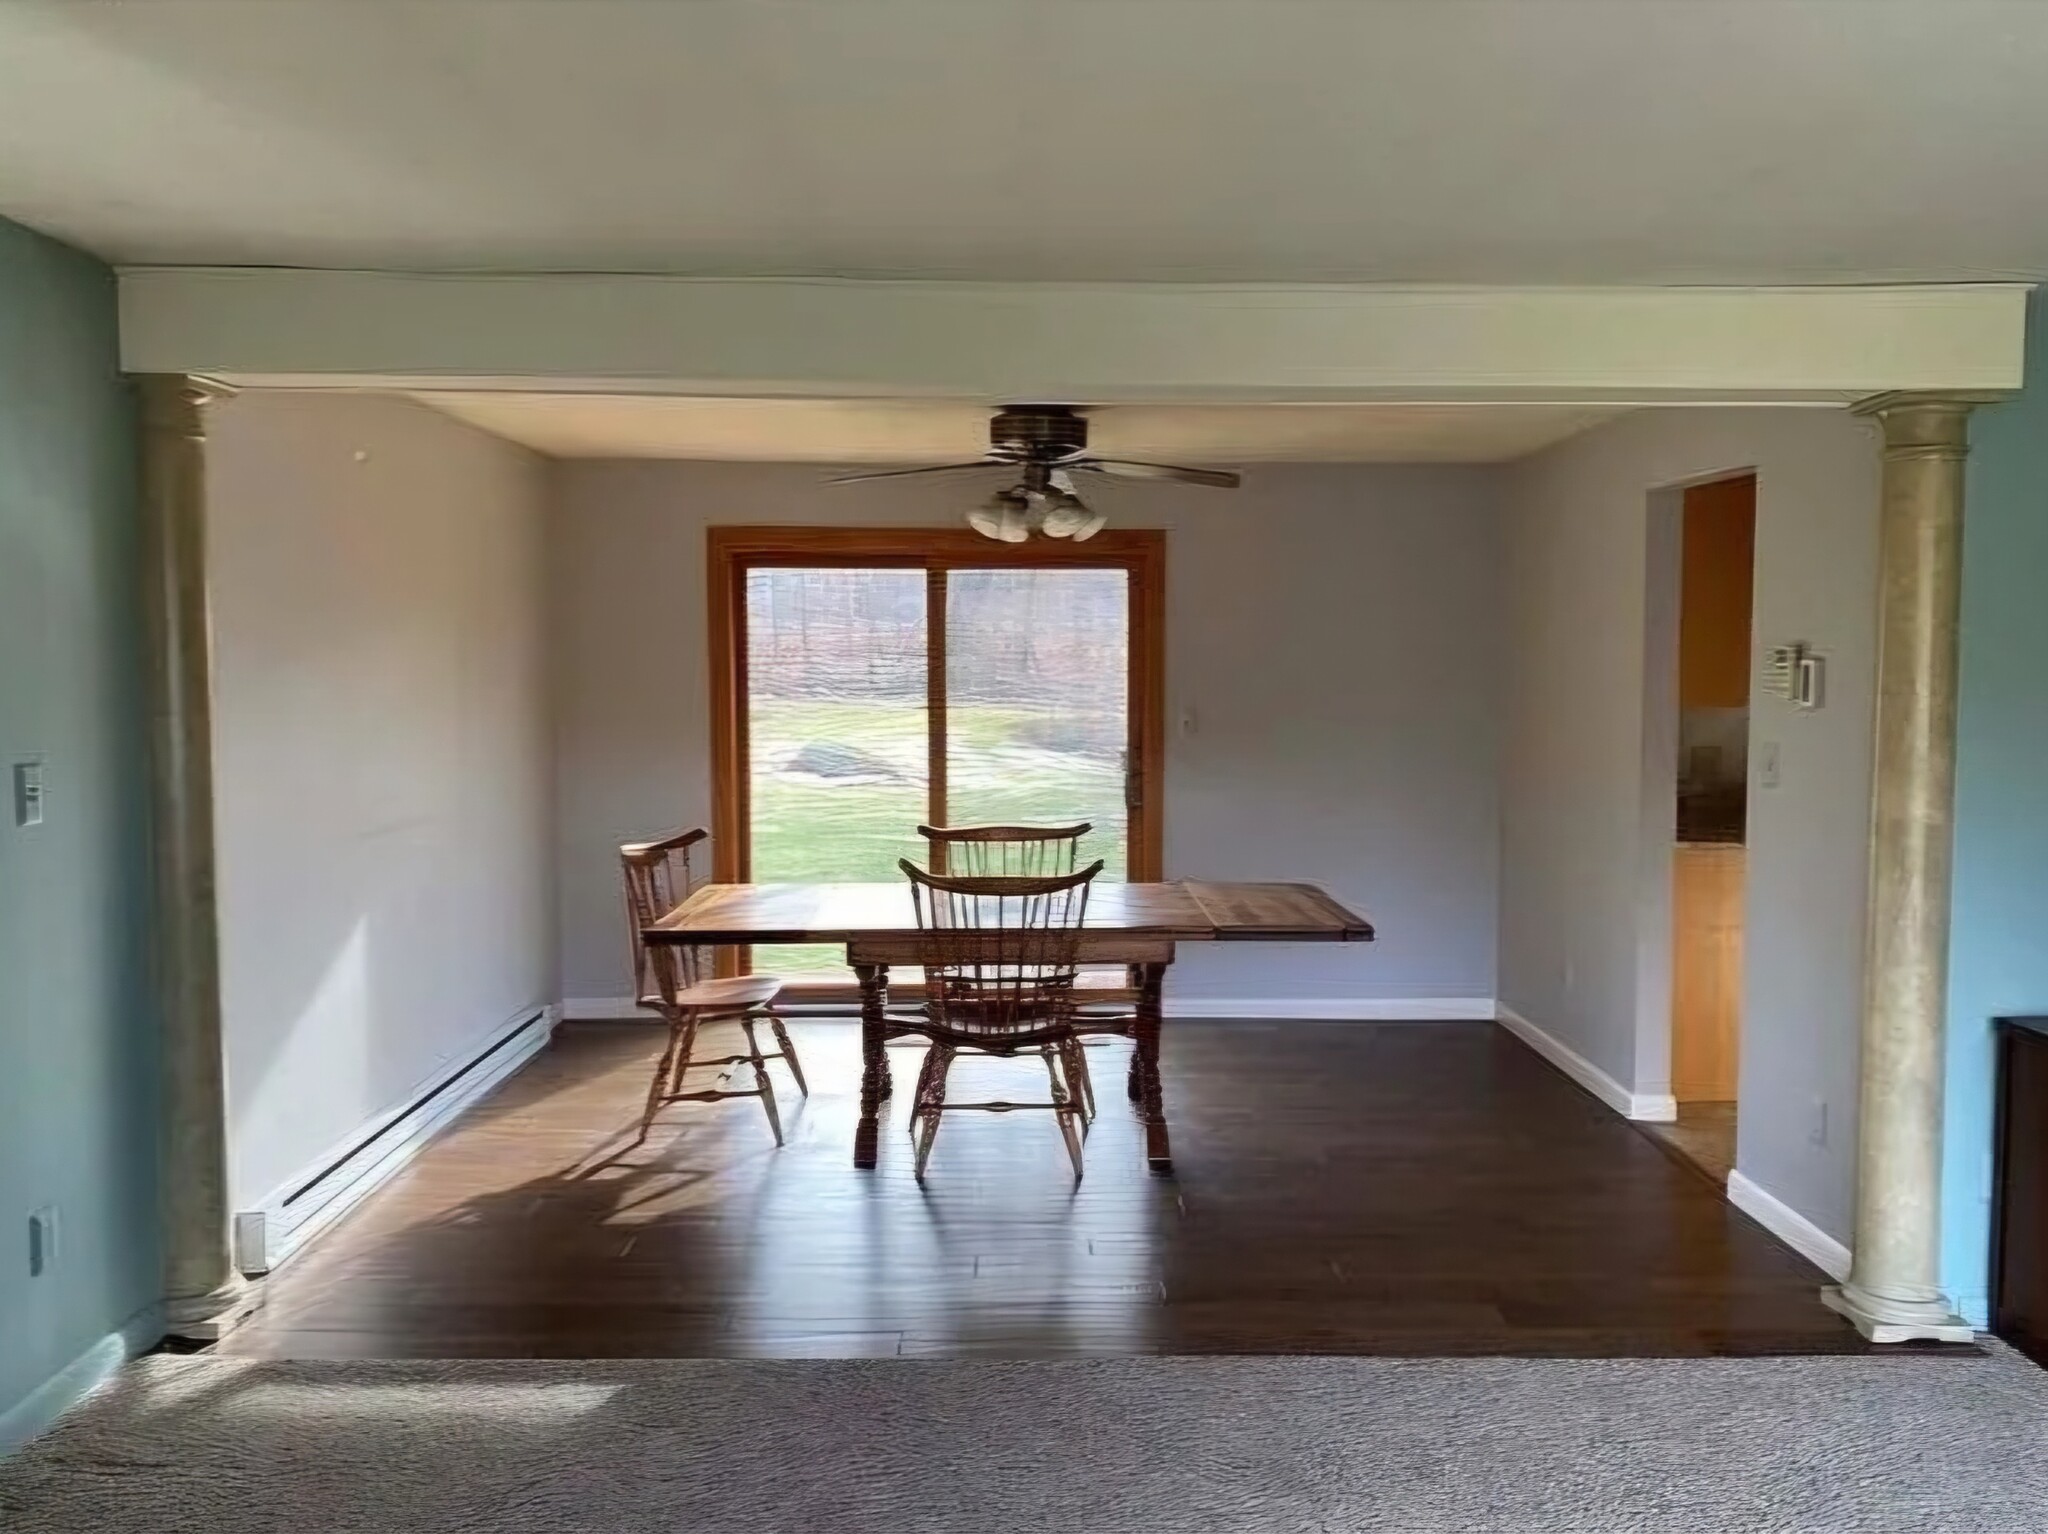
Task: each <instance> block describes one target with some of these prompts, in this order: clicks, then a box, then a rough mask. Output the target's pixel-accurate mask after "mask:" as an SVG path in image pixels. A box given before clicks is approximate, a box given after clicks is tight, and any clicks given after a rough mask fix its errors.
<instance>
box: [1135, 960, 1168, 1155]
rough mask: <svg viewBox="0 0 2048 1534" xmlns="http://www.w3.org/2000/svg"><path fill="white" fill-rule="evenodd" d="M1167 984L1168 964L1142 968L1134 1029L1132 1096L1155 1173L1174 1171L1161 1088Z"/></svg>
mask: <svg viewBox="0 0 2048 1534" xmlns="http://www.w3.org/2000/svg"><path fill="white" fill-rule="evenodd" d="M1165 983H1166V966H1165V965H1164V964H1144V965H1140V966H1139V967H1138V1009H1137V1011H1138V1015H1137V1021H1136V1024H1135V1025H1134V1027H1133V1028H1132V1031H1131V1032H1132V1038H1133V1040H1134V1041H1135V1043H1136V1045H1137V1047H1136V1048H1135V1049H1133V1050H1132V1051H1131V1085H1132V1087H1133V1089H1134V1090H1133V1091H1132V1094H1131V1095H1132V1097H1133V1098H1135V1099H1136V1101H1137V1104H1138V1118H1139V1120H1140V1121H1141V1122H1142V1123H1143V1124H1144V1126H1145V1164H1146V1165H1147V1166H1149V1167H1150V1168H1151V1169H1152V1170H1153V1171H1155V1172H1171V1171H1172V1170H1173V1152H1172V1150H1171V1148H1170V1147H1169V1146H1168V1145H1167V1141H1166V1104H1165V1101H1164V1099H1163V1097H1162V1096H1161V1093H1160V1089H1159V1021H1160V1009H1159V996H1160V991H1161V989H1162V988H1163V987H1164V986H1165Z"/></svg>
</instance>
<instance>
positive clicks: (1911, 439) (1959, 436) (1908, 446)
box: [1849, 389, 2012, 458]
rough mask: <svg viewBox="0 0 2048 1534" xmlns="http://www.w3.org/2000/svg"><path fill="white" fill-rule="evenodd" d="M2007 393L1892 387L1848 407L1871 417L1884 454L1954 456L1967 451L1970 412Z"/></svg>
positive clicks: (1857, 413) (1993, 402)
mask: <svg viewBox="0 0 2048 1534" xmlns="http://www.w3.org/2000/svg"><path fill="white" fill-rule="evenodd" d="M2011 397H2012V396H2011V395H2009V394H1996V393H1988V392H1986V393H1958V394H1944V393H1938V392H1924V393H1923V392H1921V391H1919V390H1909V389H1893V390H1889V391H1887V392H1886V393H1883V394H1872V395H1869V396H1867V397H1866V398H1863V399H1860V400H1857V401H1856V402H1855V403H1854V404H1852V405H1851V406H1850V407H1849V409H1850V411H1851V412H1852V413H1854V414H1856V415H1867V416H1870V417H1871V418H1872V419H1874V420H1875V421H1876V422H1877V424H1878V427H1879V429H1881V430H1882V431H1883V433H1884V451H1885V456H1886V457H1888V458H1890V457H1896V456H1900V455H1906V456H1911V457H1937V458H1946V457H1956V458H1960V457H1962V456H1963V455H1964V454H1965V453H1967V452H1968V451H1969V450H1970V431H1969V423H1970V412H1971V411H1972V410H1975V409H1976V408H1977V407H1978V406H1979V405H1995V404H1997V403H1998V402H1999V401H2000V400H2005V399H2010V398H2011Z"/></svg>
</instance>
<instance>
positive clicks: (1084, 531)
mask: <svg viewBox="0 0 2048 1534" xmlns="http://www.w3.org/2000/svg"><path fill="white" fill-rule="evenodd" d="M1108 521H1109V513H1108V512H1106V511H1098V510H1096V509H1095V508H1094V507H1093V506H1083V507H1081V521H1080V523H1079V524H1078V525H1077V526H1076V527H1075V528H1074V530H1073V531H1072V532H1070V533H1068V534H1067V536H1068V537H1069V538H1071V539H1073V540H1074V542H1076V543H1086V542H1087V541H1088V540H1089V539H1090V538H1093V537H1094V536H1095V535H1096V534H1097V533H1099V532H1101V531H1102V529H1103V525H1104V524H1105V523H1107V522H1108Z"/></svg>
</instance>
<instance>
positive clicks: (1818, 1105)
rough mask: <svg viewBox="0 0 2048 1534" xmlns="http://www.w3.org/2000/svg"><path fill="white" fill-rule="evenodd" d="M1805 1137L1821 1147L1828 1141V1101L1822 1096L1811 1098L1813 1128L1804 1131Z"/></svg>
mask: <svg viewBox="0 0 2048 1534" xmlns="http://www.w3.org/2000/svg"><path fill="white" fill-rule="evenodd" d="M1806 1138H1807V1139H1808V1140H1810V1141H1812V1142H1813V1143H1814V1144H1815V1145H1819V1146H1823V1147H1824V1146H1826V1144H1827V1143H1828V1102H1827V1099H1826V1098H1824V1097H1816V1098H1815V1099H1814V1100H1813V1128H1811V1129H1809V1130H1808V1131H1807V1132H1806Z"/></svg>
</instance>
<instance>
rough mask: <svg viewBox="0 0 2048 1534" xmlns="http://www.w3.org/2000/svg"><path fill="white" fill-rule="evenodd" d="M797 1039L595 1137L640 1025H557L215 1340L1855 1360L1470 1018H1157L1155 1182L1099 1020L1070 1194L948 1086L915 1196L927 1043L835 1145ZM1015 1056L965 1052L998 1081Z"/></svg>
mask: <svg viewBox="0 0 2048 1534" xmlns="http://www.w3.org/2000/svg"><path fill="white" fill-rule="evenodd" d="M792 1031H793V1033H794V1034H795V1037H796V1043H797V1048H798V1050H799V1052H800V1053H801V1055H802V1058H803V1062H804V1068H805V1072H806V1074H807V1075H808V1076H809V1077H810V1080H811V1083H812V1096H811V1098H810V1099H809V1100H808V1102H806V1101H804V1100H802V1099H800V1098H798V1097H797V1095H796V1092H795V1089H794V1087H793V1086H791V1085H789V1083H788V1078H787V1076H786V1075H785V1074H781V1073H780V1068H779V1067H777V1068H776V1069H777V1071H778V1074H777V1077H776V1088H777V1092H778V1094H779V1096H780V1097H781V1099H782V1108H783V1124H784V1126H785V1131H786V1133H787V1134H788V1137H789V1143H788V1145H787V1146H785V1147H784V1148H783V1149H781V1150H777V1149H776V1148H775V1145H774V1142H773V1141H772V1139H771V1138H770V1136H769V1133H768V1127H767V1125H766V1123H765V1122H764V1121H763V1116H762V1114H761V1112H760V1111H759V1109H758V1107H757V1106H756V1105H755V1104H753V1103H751V1102H728V1103H719V1104H685V1105H679V1106H677V1107H673V1108H670V1109H668V1110H666V1111H665V1112H664V1114H663V1116H662V1118H661V1119H660V1120H659V1121H658V1122H657V1124H656V1126H655V1132H654V1135H653V1137H652V1138H651V1139H650V1140H649V1141H648V1143H647V1144H646V1145H645V1146H643V1147H641V1148H640V1149H638V1150H630V1149H628V1150H626V1151H624V1152H621V1151H620V1149H619V1148H620V1147H621V1146H622V1145H624V1144H626V1143H627V1142H628V1141H629V1140H630V1136H631V1130H632V1126H633V1125H634V1123H635V1121H636V1115H637V1111H638V1107H639V1103H640V1101H641V1096H642V1093H643V1092H644V1090H645V1087H646V1077H647V1071H648V1069H649V1068H650V1064H651V1061H652V1058H653V1055H654V1052H655V1051H656V1050H657V1049H658V1048H659V1046H660V1035H659V1030H658V1029H657V1028H655V1027H652V1026H649V1025H645V1024H616V1025H614V1024H570V1025H567V1026H565V1027H564V1028H563V1029H562V1030H561V1032H560V1034H559V1035H558V1037H557V1039H556V1041H555V1043H554V1044H553V1045H552V1046H551V1047H550V1048H549V1049H548V1050H547V1051H545V1052H544V1053H543V1054H542V1055H540V1056H539V1057H538V1058H536V1060H535V1061H534V1062H533V1064H532V1065H530V1066H529V1067H528V1068H527V1069H526V1070H525V1071H524V1072H522V1073H521V1074H520V1075H518V1076H517V1077H515V1078H513V1079H512V1080H511V1081H510V1082H508V1083H507V1084H506V1085H505V1086H504V1087H503V1088H502V1089H501V1090H500V1091H499V1092H498V1094H497V1095H496V1096H495V1097H493V1098H492V1099H490V1100H489V1101H488V1102H486V1103H484V1104H482V1105H481V1106H480V1107H478V1108H477V1109H475V1110H473V1111H472V1112H471V1113H470V1114H469V1115H468V1117H467V1118H466V1119H465V1120H464V1121H463V1122H462V1123H460V1124H459V1125H458V1126H457V1127H456V1128H455V1129H454V1130H453V1131H452V1132H450V1133H449V1134H447V1135H446V1136H445V1137H444V1138H442V1139H441V1140H440V1141H438V1142H437V1143H436V1144H434V1145H433V1146H432V1147H430V1148H429V1150H428V1151H427V1152H426V1153H425V1154H424V1155H423V1156H422V1157H421V1158H420V1159H419V1160H418V1161H417V1162H415V1163H414V1164H413V1166H412V1167H410V1168H409V1169H408V1170H407V1171H406V1172H404V1173H402V1174H401V1175H400V1176H399V1177H398V1178H397V1179H395V1180H394V1181H393V1182H392V1183H391V1184H390V1185H389V1186H388V1187H386V1188H385V1189H383V1190H382V1191H381V1192H379V1193H378V1194H377V1195H376V1196H375V1197H374V1198H372V1199H371V1200H370V1201H369V1202H368V1203H367V1204H366V1205H365V1206H364V1207H363V1208H362V1209H361V1210H359V1211H358V1212H357V1213H356V1214H355V1215H353V1216H352V1217H351V1218H350V1219H349V1220H347V1221H346V1222H344V1223H343V1224H342V1225H340V1226H338V1227H337V1228H336V1229H335V1230H333V1231H332V1232H330V1233H329V1234H328V1235H327V1236H326V1237H325V1238H324V1239H322V1240H321V1241H320V1242H319V1243H318V1245H317V1246H316V1247H315V1248H314V1249H312V1250H311V1251H309V1252H307V1253H306V1254H305V1255H303V1256H302V1257H300V1258H299V1259H298V1260H297V1261H296V1262H294V1263H293V1264H291V1265H290V1266H288V1267H287V1268H285V1269H284V1270H283V1271H281V1272H279V1273H278V1274H276V1275H274V1276H273V1277H271V1278H270V1279H269V1280H268V1287H269V1298H268V1305H267V1308H266V1310H265V1311H264V1313H263V1314H262V1315H261V1316H260V1317H259V1318H258V1319H256V1320H255V1321H254V1322H252V1323H250V1324H249V1325H247V1326H245V1327H244V1328H243V1329H242V1330H240V1331H238V1332H236V1333H235V1334H233V1335H232V1336H231V1337H230V1338H229V1339H228V1340H227V1341H226V1342H225V1343H223V1344H222V1345H221V1347H220V1351H221V1352H223V1353H234V1354H248V1355H269V1356H297V1357H419V1356H446V1357H455V1356H467V1357H521V1358H531V1357H629V1356H640V1357H675V1356H688V1355H749V1356H758V1355H778V1356H820V1355H832V1356H850V1355H874V1354H891V1355H893V1354H903V1355H933V1354H1010V1355H1046V1354H1073V1353H1217V1352H1251V1353H1298V1352H1326V1353H1388V1354H1477V1353H1496V1354H1551V1355H1677V1354H1698V1353H1774V1352H1784V1353H1820V1352H1854V1351H1863V1350H1864V1347H1863V1344H1862V1342H1861V1340H1860V1339H1859V1338H1858V1337H1857V1336H1856V1335H1855V1333H1854V1332H1852V1331H1851V1330H1850V1329H1849V1327H1848V1326H1847V1325H1846V1324H1845V1323H1843V1322H1842V1321H1841V1320H1840V1319H1838V1318H1837V1317H1836V1316H1834V1315H1833V1314H1832V1313H1830V1312H1828V1311H1826V1310H1824V1309H1823V1308H1822V1307H1821V1305H1820V1303H1819V1299H1818V1294H1817V1291H1818V1290H1819V1288H1820V1286H1821V1284H1822V1283H1823V1282H1824V1280H1823V1277H1822V1275H1821V1274H1820V1273H1819V1272H1818V1271H1817V1270H1816V1269H1814V1268H1813V1267H1811V1266H1809V1265H1808V1264H1807V1263H1806V1262H1805V1261H1804V1260H1803V1259H1801V1258H1799V1257H1798V1256H1796V1255H1794V1254H1793V1253H1792V1252H1791V1251H1789V1250H1788V1249H1786V1248H1785V1247H1783V1246H1780V1245H1779V1244H1778V1243H1777V1242H1776V1241H1775V1240H1773V1239H1772V1238H1771V1237H1770V1236H1768V1235H1766V1234H1765V1233H1764V1232H1763V1230H1762V1229H1761V1228H1759V1227H1758V1226H1756V1225H1754V1224H1752V1223H1751V1222H1750V1221H1749V1220H1748V1219H1747V1218H1745V1217H1744V1216H1743V1215H1741V1214H1739V1213H1737V1212H1736V1211H1735V1210H1734V1209H1733V1208H1731V1207H1730V1206H1729V1205H1728V1204H1727V1203H1725V1202H1724V1201H1723V1200H1722V1199H1721V1198H1720V1197H1719V1196H1718V1193H1717V1191H1716V1190H1715V1189H1714V1188H1713V1187H1712V1186H1711V1185H1710V1184H1709V1183H1708V1182H1707V1181H1705V1180H1704V1179H1702V1178H1701V1177H1699V1176H1698V1175H1696V1174H1695V1173H1693V1172H1691V1171H1690V1170H1688V1169H1687V1168H1685V1167H1683V1166H1680V1165H1678V1164H1676V1163H1675V1162H1674V1161H1673V1160H1672V1159H1671V1158H1670V1157H1669V1156H1667V1155H1666V1154H1664V1153H1663V1152H1662V1151H1660V1150H1659V1149H1658V1147H1657V1146H1656V1145H1654V1144H1652V1143H1651V1142H1650V1141H1649V1140H1648V1139H1646V1138H1645V1137H1643V1136H1642V1135H1640V1134H1638V1133H1636V1132H1635V1130H1634V1129H1633V1128H1631V1127H1630V1126H1629V1125H1628V1124H1627V1123H1625V1122H1623V1121H1622V1120H1620V1119H1617V1118H1615V1117H1614V1116H1613V1115H1612V1114H1611V1113H1610V1112H1609V1111H1608V1110H1607V1109H1606V1108H1604V1107H1602V1106H1601V1105H1599V1104H1598V1103H1596V1102H1594V1101H1593V1100H1592V1099H1591V1098H1589V1097H1587V1096H1586V1095H1585V1094H1584V1093H1582V1092H1580V1091H1579V1090H1578V1089H1577V1088H1576V1087H1575V1086H1573V1085H1572V1084H1571V1083H1570V1082H1568V1081H1567V1080H1566V1079H1565V1078H1564V1077H1562V1076H1561V1075H1559V1074H1558V1073H1557V1072H1555V1071H1553V1070H1552V1069H1551V1068H1550V1067H1549V1066H1547V1065H1546V1064H1544V1063H1543V1062H1542V1061H1541V1060H1539V1059H1538V1058H1537V1057H1536V1056H1535V1055H1534V1054H1532V1053H1531V1052H1530V1051H1528V1050H1527V1049H1526V1048H1524V1047H1523V1046H1522V1045H1520V1044H1519V1043H1517V1042H1516V1041H1515V1040H1513V1039H1512V1038H1510V1037H1509V1036H1508V1035H1507V1034H1506V1033H1504V1032H1502V1031H1501V1030H1499V1029H1497V1028H1495V1027H1494V1026H1492V1025H1491V1024H1485V1023H1423V1024H1411V1023H1197V1022H1175V1023H1170V1024H1169V1025H1168V1027H1167V1036H1166V1045H1165V1049H1164V1067H1165V1078H1166V1094H1167V1107H1168V1112H1169V1114H1170V1115H1171V1117H1172V1121H1173V1133H1174V1150H1175V1164H1176V1174H1175V1175H1174V1176H1173V1177H1171V1178H1161V1177H1154V1176H1151V1175H1149V1174H1148V1173H1147V1172H1146V1170H1145V1163H1144V1156H1143V1146H1142V1142H1141V1137H1140V1134H1139V1129H1138V1125H1137V1123H1136V1121H1135V1117H1134V1115H1133V1113H1132V1110H1131V1105H1130V1104H1129V1103H1128V1102H1127V1101H1126V1100H1125V1098H1124V1094H1123V1091H1122V1090H1121V1087H1122V1082H1123V1075H1124V1061H1125V1056H1126V1052H1127V1050H1128V1046H1127V1045H1125V1044H1123V1043H1121V1042H1120V1041H1119V1042H1115V1043H1111V1044H1106V1045H1104V1046H1103V1047H1102V1048H1101V1049H1100V1050H1099V1051H1096V1052H1091V1059H1092V1060H1093V1061H1094V1065H1095V1069H1094V1076H1095V1080H1096V1082H1097V1085H1098V1088H1099V1095H1100V1098H1101V1103H1102V1114H1101V1117H1100V1119H1099V1120H1098V1121H1097V1123H1096V1125H1095V1128H1094V1131H1093V1133H1092V1134H1091V1135H1090V1137H1089V1140H1088V1144H1087V1176H1086V1178H1085V1180H1084V1181H1082V1182H1081V1183H1080V1184H1079V1185H1078V1186H1076V1185H1075V1183H1074V1182H1073V1180H1072V1177H1071V1175H1070V1174H1069V1171H1068V1169H1067V1162H1066V1153H1065V1151H1064V1149H1063V1147H1062V1145H1061V1143H1060V1137H1059V1135H1058V1133H1057V1132H1056V1130H1055V1128H1054V1126H1053V1124H1052V1122H1051V1118H1050V1115H1046V1114H1036V1113H1033V1114H1008V1115H984V1114H962V1115H958V1116H957V1117H955V1118H953V1119H949V1120H948V1122H947V1123H946V1125H945V1127H944V1129H943V1131H942V1132H941V1134H940V1136H939V1140H938V1144H937V1148H936V1149H935V1151H934V1152H933V1157H932V1167H931V1172H930V1176H929V1180H928V1182H927V1183H926V1185H925V1186H924V1187H923V1188H922V1189H920V1188H919V1186H918V1185H917V1183H916V1182H915V1181H913V1179H912V1177H911V1146H910V1142H909V1139H908V1137H907V1135H906V1133H905V1125H906V1123H907V1118H906V1115H907V1113H908V1104H909V1099H910V1096H911V1093H910V1091H909V1090H908V1088H909V1086H910V1084H911V1082H912V1081H913V1080H914V1078H915V1072H916V1067H917V1063H918V1050H917V1049H916V1048H892V1049H891V1050H890V1058H891V1064H892V1067H893V1070H894V1074H895V1080H896V1083H897V1091H896V1093H895V1095H894V1097H893V1098H891V1099H890V1100H889V1102H888V1104H887V1109H888V1118H887V1121H886V1123H885V1126H884V1131H883V1136H882V1149H881V1164H880V1166H879V1167H878V1168H877V1169H876V1170H875V1171H872V1172H857V1171H855V1170H854V1169H853V1168H852V1166H851V1165H849V1157H848V1148H849V1146H850V1144H851V1139H852V1134H853V1126H854V1120H855V1116H856V1113H857V1108H858V1101H857V1091H856V1083H857V1081H858V1077H859V1068H860V1061H859V1038H858V1032H857V1030H856V1029H855V1028H853V1027H851V1026H849V1025H847V1024H844V1023H824V1022H819V1023H808V1024H803V1025H799V1026H798V1027H796V1028H794V1029H793V1030H792ZM713 1042H714V1044H715V1043H716V1041H713ZM716 1052H719V1053H723V1052H725V1051H723V1050H722V1049H721V1050H717V1051H716ZM1037 1070H1038V1067H1037V1065H1036V1063H1035V1062H1027V1061H1015V1062H996V1061H972V1062H969V1061H963V1062H962V1064H961V1065H960V1066H959V1067H958V1068H957V1071H958V1075H959V1077H960V1078H961V1079H960V1082H959V1084H960V1085H962V1086H963V1087H965V1088H967V1089H970V1090H972V1089H974V1088H975V1087H976V1086H977V1085H987V1086H991V1087H996V1088H997V1091H998V1093H999V1092H1000V1090H1001V1088H1000V1087H999V1086H998V1085H997V1084H998V1083H1005V1084H1007V1086H1008V1087H1009V1089H1010V1090H1011V1091H1012V1092H1013V1093H1015V1092H1018V1091H1019V1089H1020V1088H1022V1089H1027V1090H1036V1089H1038V1088H1042V1087H1043V1086H1044V1084H1045V1083H1044V1081H1043V1079H1042V1076H1041V1077H1040V1078H1039V1079H1037V1080H1031V1079H1030V1077H1031V1075H1032V1073H1033V1072H1036V1071H1037ZM1020 1074H1021V1075H1022V1076H1023V1077H1024V1078H1025V1079H1023V1080H1022V1081H1020V1080H1019V1075H1020Z"/></svg>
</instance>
